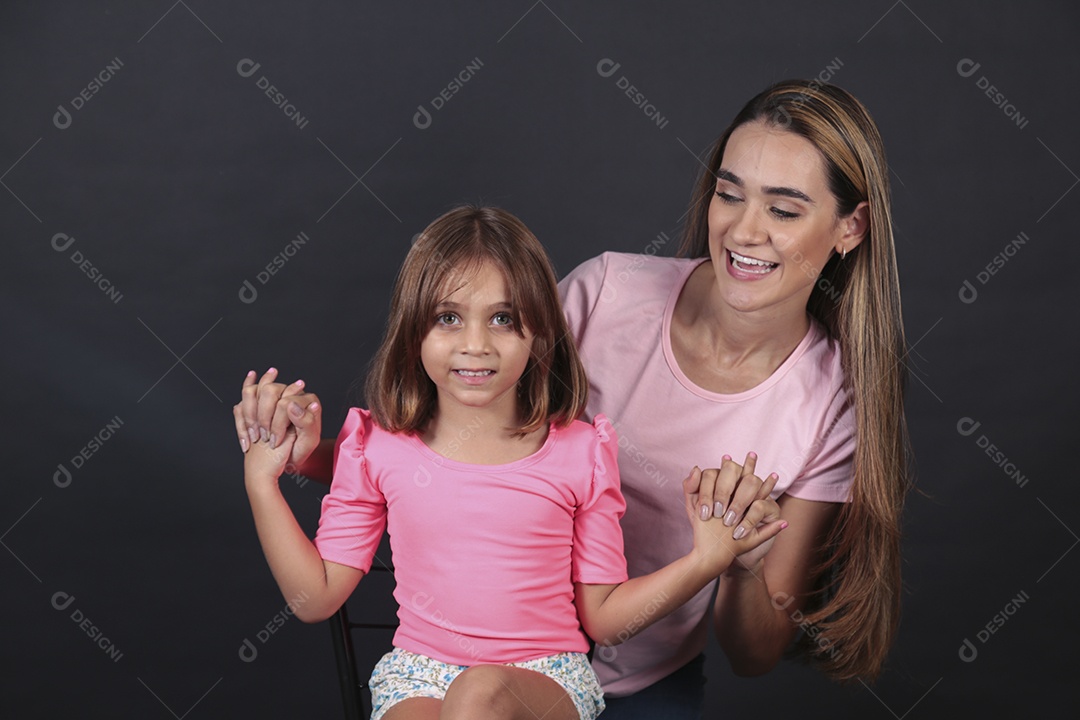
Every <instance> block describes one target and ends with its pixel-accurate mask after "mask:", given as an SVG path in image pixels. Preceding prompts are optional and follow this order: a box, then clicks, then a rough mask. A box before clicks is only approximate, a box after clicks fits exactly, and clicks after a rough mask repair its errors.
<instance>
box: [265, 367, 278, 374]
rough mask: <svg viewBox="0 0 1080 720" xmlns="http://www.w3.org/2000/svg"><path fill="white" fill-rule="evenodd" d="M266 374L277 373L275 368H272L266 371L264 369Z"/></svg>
mask: <svg viewBox="0 0 1080 720" xmlns="http://www.w3.org/2000/svg"><path fill="white" fill-rule="evenodd" d="M266 372H272V373H276V372H277V368H276V367H272V368H267V369H266Z"/></svg>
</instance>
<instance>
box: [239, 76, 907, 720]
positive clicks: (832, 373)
mask: <svg viewBox="0 0 1080 720" xmlns="http://www.w3.org/2000/svg"><path fill="white" fill-rule="evenodd" d="M691 202H692V206H691V212H690V216H689V220H688V223H687V228H686V233H685V237H684V242H683V247H682V250H681V253H680V254H681V255H682V257H681V258H660V257H655V256H642V255H621V254H611V253H609V254H605V255H602V256H600V257H598V258H594V259H593V260H589V261H587V262H585V263H583V264H582V265H581V266H580V267H578V268H577V269H575V270H574V271H573V272H572V273H570V275H568V276H567V277H566V278H564V280H563V281H562V282H561V283H560V290H561V292H562V294H563V299H564V310H565V312H566V315H567V320H568V322H569V325H570V328H571V332H573V333H574V335H575V338H576V340H577V342H578V344H579V347H580V351H581V355H582V359H583V361H584V363H585V367H586V370H587V372H588V374H589V378H590V397H589V402H588V407H587V410H586V414H587V415H588V416H589V417H592V416H593V415H595V414H597V413H603V414H605V415H607V416H608V417H609V418H611V420H612V421H613V424H614V426H615V429H616V431H617V432H618V434H619V443H620V454H619V470H620V473H621V476H622V487H623V493H624V495H625V496H626V502H627V512H626V515H625V517H624V518H623V531H624V536H625V543H626V555H627V560H628V563H629V571H630V574H631V575H635V574H641V573H647V572H651V571H653V570H655V569H657V568H658V567H662V566H663V565H666V564H667V563H668V562H670V559H671V558H672V557H674V556H676V555H677V554H683V553H685V552H686V549H687V547H688V544H689V543H690V542H691V534H690V528H689V526H688V525H687V523H686V517H685V509H684V507H683V504H682V489H681V485H680V483H679V482H677V481H678V480H681V479H682V473H684V472H685V468H687V467H690V466H692V465H694V464H698V465H700V466H702V467H709V466H713V465H716V464H717V462H716V459H717V456H718V455H720V454H721V453H726V454H727V455H725V456H724V461H725V462H727V461H728V455H730V456H734V457H737V458H742V457H743V456H744V455H746V454H747V453H750V452H754V453H756V463H757V466H758V467H759V468H760V469H762V470H765V471H767V472H768V471H775V472H777V473H778V474H779V475H780V481H779V482H778V483H777V485H776V487H775V490H774V491H773V496H774V497H776V498H777V501H778V503H779V505H780V508H781V516H782V517H783V519H784V520H786V521H787V522H788V523H789V527H788V529H787V530H785V532H784V533H782V534H781V536H780V537H779V538H777V539H776V540H775V541H774V542H772V543H766V544H765V545H763V546H761V547H760V548H758V550H756V551H753V552H750V553H747V554H746V555H743V556H740V558H739V559H738V561H737V562H736V563H734V564H733V565H732V567H731V568H730V569H729V570H728V571H727V572H726V573H724V575H723V576H722V577H721V578H720V579H719V588H718V590H717V593H716V599H715V602H714V603H713V613H712V615H713V618H714V622H715V627H716V633H717V638H718V641H719V643H720V646H721V647H722V648H723V650H724V652H725V654H726V655H727V657H728V660H729V661H730V663H731V666H732V668H733V670H734V671H735V672H736V673H737V674H740V675H757V674H761V673H764V672H767V671H768V670H769V669H771V668H772V667H773V666H774V665H775V664H776V663H777V662H778V661H779V660H780V659H781V658H782V657H783V656H784V653H785V651H786V650H787V649H788V648H789V647H790V646H791V645H792V641H793V640H794V639H795V638H796V636H797V635H798V636H799V638H800V640H801V642H800V643H799V647H800V648H801V649H802V650H803V651H804V652H805V653H807V654H808V655H810V656H811V657H812V658H813V659H814V660H815V661H816V662H817V663H818V664H819V666H820V667H821V668H822V669H823V670H824V671H825V672H826V673H827V674H828V675H829V676H830V677H832V678H834V679H837V680H851V679H855V678H867V679H872V678H874V677H876V676H877V674H878V673H879V672H880V670H881V667H882V663H883V662H884V659H885V657H886V655H887V652H888V649H889V647H890V645H891V643H892V640H893V637H894V635H895V632H896V627H897V622H898V613H899V597H900V549H899V533H900V514H901V510H902V505H903V498H904V495H905V493H906V490H907V487H908V479H907V471H906V463H907V453H908V440H907V430H906V425H905V420H904V412H903V385H904V373H903V357H904V355H905V342H904V335H903V326H902V320H901V314H900V293H899V284H898V280H897V272H896V261H895V251H894V246H893V235H892V226H891V217H890V199H889V183H888V167H887V165H886V161H885V152H884V148H883V145H882V142H881V138H880V135H879V133H878V131H877V128H876V126H875V124H874V122H873V120H872V119H871V117H870V115H869V113H868V112H867V111H866V109H865V108H864V107H863V106H862V105H861V104H860V103H859V102H858V101H857V100H856V99H855V98H854V97H852V96H851V95H850V94H848V93H847V92H845V91H843V90H841V89H839V88H837V87H835V86H831V85H822V84H819V83H817V82H806V81H785V82H781V83H778V84H776V85H774V86H772V87H770V88H768V89H767V90H765V91H764V92H763V93H761V94H759V95H758V96H757V97H755V98H753V99H752V100H751V101H750V102H749V103H748V104H747V105H746V106H745V107H744V108H743V109H742V111H741V112H740V113H739V114H738V115H737V116H736V117H735V119H734V121H733V122H732V123H731V125H730V126H729V127H728V128H727V130H726V131H725V132H724V133H723V135H722V136H721V137H720V139H719V141H718V142H717V145H716V148H715V150H714V151H713V153H712V155H711V157H710V159H709V162H708V168H707V172H705V173H703V175H702V177H701V181H700V183H699V185H698V187H697V189H696V190H695V194H694V196H693V198H692V200H691ZM275 379H276V373H268V374H267V375H266V376H264V377H263V379H262V381H261V382H260V384H259V385H257V386H253V387H254V388H255V389H253V390H251V391H248V392H247V393H246V394H245V396H244V400H243V402H242V403H241V404H240V405H239V406H237V411H236V416H237V431H238V434H239V435H240V436H241V438H243V437H245V436H250V437H255V436H257V434H258V433H259V432H262V433H264V434H273V435H274V436H275V437H282V436H283V435H284V432H285V430H286V428H287V427H288V424H289V423H290V422H292V423H293V424H294V425H296V427H297V430H298V433H299V435H300V438H301V440H298V442H297V443H296V446H295V447H294V454H293V458H294V460H295V461H298V462H299V461H301V460H303V459H304V458H306V457H307V456H308V454H309V453H311V451H312V449H313V448H314V447H315V446H316V444H318V440H317V437H318V432H319V429H320V424H319V415H318V408H319V405H318V403H314V408H313V407H312V403H313V402H314V401H315V398H314V396H313V395H309V394H305V393H304V392H303V387H302V384H300V385H297V384H293V385H290V386H288V387H285V386H282V385H280V384H278V383H276V382H274V381H275ZM241 444H242V445H243V444H244V443H243V439H242V442H241ZM331 450H332V443H324V444H323V445H322V447H321V449H320V452H318V453H315V454H314V455H313V458H314V460H312V461H309V462H308V464H307V465H305V466H304V467H303V471H304V472H305V474H310V475H312V476H321V477H329V469H328V468H329V462H330V460H329V457H330V451H331ZM750 462H754V458H753V457H752V456H751V458H750ZM758 474H759V475H761V474H762V473H761V472H758ZM729 476H732V475H731V474H730V473H729V474H724V475H721V476H719V477H729ZM701 477H702V480H701V487H700V489H699V491H700V492H699V505H700V512H701V514H702V517H708V516H710V515H716V516H722V519H723V521H724V522H725V523H729V518H738V517H740V516H741V514H742V512H743V511H744V510H745V509H746V507H747V506H748V505H749V503H750V502H752V501H753V499H754V498H755V497H756V495H757V493H758V491H759V490H760V484H759V483H751V482H747V481H741V482H739V483H738V486H737V487H735V486H733V485H732V484H729V483H720V484H718V483H717V482H716V478H717V477H718V474H717V473H716V472H707V473H704V474H703V475H702V476H701ZM680 512H681V513H682V514H681V515H680ZM711 590H712V588H711V587H710V588H706V589H705V590H703V591H702V592H701V593H699V594H698V595H697V596H696V597H695V598H693V599H692V600H691V601H690V602H688V603H687V604H686V605H685V606H683V607H682V608H681V609H680V610H679V611H677V612H675V613H673V614H672V615H671V616H669V617H667V618H664V619H663V620H661V621H659V622H657V623H656V624H655V625H653V626H652V627H650V628H648V629H646V630H645V631H643V632H642V633H640V634H639V635H637V636H636V637H634V638H632V639H630V640H628V641H627V642H625V643H624V644H622V645H620V646H618V647H617V648H610V649H609V648H600V649H599V650H598V651H597V653H596V656H595V658H594V663H595V665H596V669H597V673H598V675H599V676H600V679H601V681H602V683H603V686H604V690H605V696H606V697H607V698H608V709H607V710H606V713H607V714H606V715H605V717H609V718H620V717H626V718H629V717H652V718H657V717H680V718H683V717H686V718H689V717H699V716H700V714H701V706H702V702H703V697H704V691H703V684H704V679H703V674H702V666H703V658H702V655H701V652H702V650H703V648H704V646H705V642H706V639H707V635H706V632H707V630H706V627H707V625H708V616H709V612H708V609H709V604H710V601H711ZM647 612H648V607H645V608H643V609H642V613H647Z"/></svg>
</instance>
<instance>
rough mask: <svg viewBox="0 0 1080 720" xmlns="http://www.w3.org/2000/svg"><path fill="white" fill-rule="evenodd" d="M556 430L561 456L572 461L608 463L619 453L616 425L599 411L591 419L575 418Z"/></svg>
mask: <svg viewBox="0 0 1080 720" xmlns="http://www.w3.org/2000/svg"><path fill="white" fill-rule="evenodd" d="M556 432H557V433H558V438H557V440H558V443H557V446H558V447H559V455H560V457H562V458H564V459H572V460H571V461H572V462H581V463H584V462H591V463H592V464H593V465H607V464H610V463H612V462H614V459H615V456H616V455H617V454H618V450H619V440H618V435H617V433H616V431H615V427H614V426H613V425H612V424H611V421H610V420H608V418H607V416H606V415H604V414H602V413H597V415H596V416H595V417H593V418H592V420H591V421H586V420H574V421H573V422H572V423H570V424H569V425H567V426H565V427H563V428H559V429H558V430H557V431H556Z"/></svg>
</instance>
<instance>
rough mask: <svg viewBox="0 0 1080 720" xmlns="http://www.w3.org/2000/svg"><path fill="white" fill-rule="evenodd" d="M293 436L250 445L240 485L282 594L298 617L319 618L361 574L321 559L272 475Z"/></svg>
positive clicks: (278, 472)
mask: <svg viewBox="0 0 1080 720" xmlns="http://www.w3.org/2000/svg"><path fill="white" fill-rule="evenodd" d="M294 437H295V436H294V434H293V433H288V434H287V436H286V440H285V442H283V443H282V444H281V445H280V446H279V447H277V448H271V447H270V443H269V442H265V441H259V442H256V443H255V444H253V445H251V446H250V447H249V449H248V452H247V453H246V456H245V458H244V485H245V487H246V489H247V494H248V500H249V501H250V502H251V513H252V516H253V517H254V518H255V529H256V531H257V532H258V535H259V542H260V544H261V545H262V549H263V553H264V554H265V555H266V561H267V563H268V564H269V565H270V572H271V573H273V575H274V579H275V580H276V581H277V583H278V587H280V588H281V593H282V595H284V596H285V599H286V601H288V602H289V604H290V606H293V611H294V612H295V614H296V616H297V617H298V618H300V619H301V620H303V621H304V622H319V621H321V620H325V619H326V618H328V617H330V615H332V614H333V613H334V612H335V611H336V610H337V609H338V608H339V607H341V605H342V603H344V602H345V600H346V599H347V598H348V597H349V595H350V594H352V591H353V590H354V589H355V588H356V585H357V583H358V582H360V579H361V578H362V577H363V576H364V573H363V572H362V571H360V570H357V569H356V568H351V567H348V566H346V565H340V564H337V563H332V562H326V561H324V560H323V559H322V557H320V556H319V551H318V550H317V549H316V548H315V545H314V543H312V542H311V540H310V539H309V538H308V537H307V535H306V534H305V533H304V531H303V529H302V528H301V527H300V524H299V523H298V522H297V521H296V517H295V516H294V515H293V513H292V510H291V509H290V508H289V505H288V503H287V502H286V501H285V498H284V497H283V496H282V494H281V490H280V489H279V488H278V478H279V477H280V476H281V472H282V470H283V469H284V466H285V463H286V461H287V460H288V458H289V453H290V451H291V450H292V445H293V438H294Z"/></svg>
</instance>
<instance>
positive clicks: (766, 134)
mask: <svg viewBox="0 0 1080 720" xmlns="http://www.w3.org/2000/svg"><path fill="white" fill-rule="evenodd" d="M716 174H717V177H718V180H717V181H716V192H715V194H714V195H713V198H712V201H711V205H710V207H709V253H710V255H711V257H712V264H713V268H714V270H715V272H716V281H717V284H718V288H719V291H720V296H721V298H722V299H723V301H724V302H726V303H727V304H728V305H729V306H730V307H732V308H733V309H736V310H740V311H745V312H751V311H758V310H764V311H766V312H767V313H768V314H769V315H770V316H772V317H775V316H776V315H777V314H786V313H791V314H792V317H795V313H797V314H798V317H799V318H801V317H803V315H804V314H805V312H806V303H807V300H808V299H809V298H810V292H811V290H813V288H814V283H815V282H817V279H818V275H819V274H820V273H821V269H822V268H823V267H825V263H826V262H827V261H828V260H829V257H830V256H831V255H832V253H833V252H834V251H836V249H837V248H838V247H844V248H846V249H847V251H848V252H851V250H852V249H853V248H854V247H855V246H856V245H858V244H859V242H861V240H862V235H863V233H865V230H866V222H867V211H866V203H862V204H860V205H859V206H858V207H857V208H856V210H855V211H854V213H852V215H850V216H848V217H846V218H838V217H837V215H836V212H837V209H836V200H835V199H834V198H833V195H832V193H831V192H830V190H829V186H828V181H827V179H826V176H825V161H824V159H823V158H822V157H821V153H820V152H818V150H817V148H816V147H814V145H813V144H812V143H811V142H810V141H809V140H807V139H806V138H804V137H802V136H800V135H796V134H795V133H791V132H788V131H786V130H782V129H779V128H776V127H771V126H768V125H766V124H765V123H761V122H755V123H748V124H746V125H742V126H740V127H738V128H737V129H736V130H735V131H734V132H732V133H731V136H730V137H729V138H728V142H727V145H726V146H725V148H724V158H723V161H722V162H721V165H720V169H719V171H717V173H716Z"/></svg>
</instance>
